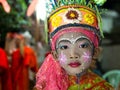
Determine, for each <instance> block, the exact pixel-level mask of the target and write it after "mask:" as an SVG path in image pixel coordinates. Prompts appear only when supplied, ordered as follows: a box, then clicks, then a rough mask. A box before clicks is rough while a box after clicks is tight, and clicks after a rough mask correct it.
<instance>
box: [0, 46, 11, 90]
mask: <svg viewBox="0 0 120 90" xmlns="http://www.w3.org/2000/svg"><path fill="white" fill-rule="evenodd" d="M0 90H12V82H11V76H10V69H9V64H8V59H7V55H6V53H5V51H4V50H3V49H2V48H0Z"/></svg>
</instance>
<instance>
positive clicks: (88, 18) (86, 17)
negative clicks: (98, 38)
mask: <svg viewBox="0 0 120 90" xmlns="http://www.w3.org/2000/svg"><path fill="white" fill-rule="evenodd" d="M84 20H85V22H86V23H87V24H90V25H92V24H93V23H94V22H95V20H94V16H93V15H91V14H85V15H84Z"/></svg>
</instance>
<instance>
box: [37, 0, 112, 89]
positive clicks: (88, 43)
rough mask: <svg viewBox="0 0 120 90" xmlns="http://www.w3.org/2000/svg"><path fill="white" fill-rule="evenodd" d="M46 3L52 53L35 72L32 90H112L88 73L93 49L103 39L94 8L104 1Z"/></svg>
mask: <svg viewBox="0 0 120 90" xmlns="http://www.w3.org/2000/svg"><path fill="white" fill-rule="evenodd" d="M47 1H48V3H47V7H48V8H47V9H48V11H47V12H48V13H49V12H50V15H48V20H47V21H48V23H47V24H48V32H49V39H50V44H51V49H52V52H53V54H49V55H48V56H47V57H46V59H45V61H44V63H43V65H42V66H41V68H40V69H39V71H38V73H37V75H36V79H37V81H36V85H35V89H36V90H114V89H113V87H112V86H111V85H110V84H108V83H107V82H106V81H105V80H103V79H102V78H100V77H99V76H98V75H96V74H94V73H93V72H91V71H90V70H89V66H90V64H91V61H92V58H94V54H95V49H96V48H98V47H99V45H100V43H101V38H102V37H103V32H102V28H101V24H102V22H101V17H100V11H99V9H98V8H99V6H100V5H102V4H103V3H104V0H47ZM51 12H52V13H51ZM54 52H55V53H54ZM95 56H96V55H95Z"/></svg>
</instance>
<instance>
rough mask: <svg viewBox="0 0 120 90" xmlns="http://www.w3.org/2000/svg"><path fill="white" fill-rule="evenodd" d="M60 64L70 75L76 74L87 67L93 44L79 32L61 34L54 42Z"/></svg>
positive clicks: (90, 58) (89, 62)
mask: <svg viewBox="0 0 120 90" xmlns="http://www.w3.org/2000/svg"><path fill="white" fill-rule="evenodd" d="M56 51H57V54H58V58H57V59H58V60H59V63H60V65H61V66H62V67H63V68H64V69H65V70H66V71H67V73H68V74H70V75H76V74H79V73H81V72H84V71H85V70H86V69H88V68H89V66H90V64H91V60H92V55H93V44H92V43H91V42H90V41H89V40H88V39H87V37H85V36H84V35H83V34H81V33H78V32H77V33H76V32H70V33H66V34H63V35H62V36H61V37H60V38H59V39H58V40H57V43H56Z"/></svg>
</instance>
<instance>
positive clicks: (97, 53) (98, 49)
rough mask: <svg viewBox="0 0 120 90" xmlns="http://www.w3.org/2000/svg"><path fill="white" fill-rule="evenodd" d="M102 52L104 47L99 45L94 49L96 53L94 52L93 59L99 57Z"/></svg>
mask: <svg viewBox="0 0 120 90" xmlns="http://www.w3.org/2000/svg"><path fill="white" fill-rule="evenodd" d="M101 52H102V48H101V47H97V48H95V49H94V54H93V59H98V58H99V56H100V54H101Z"/></svg>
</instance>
